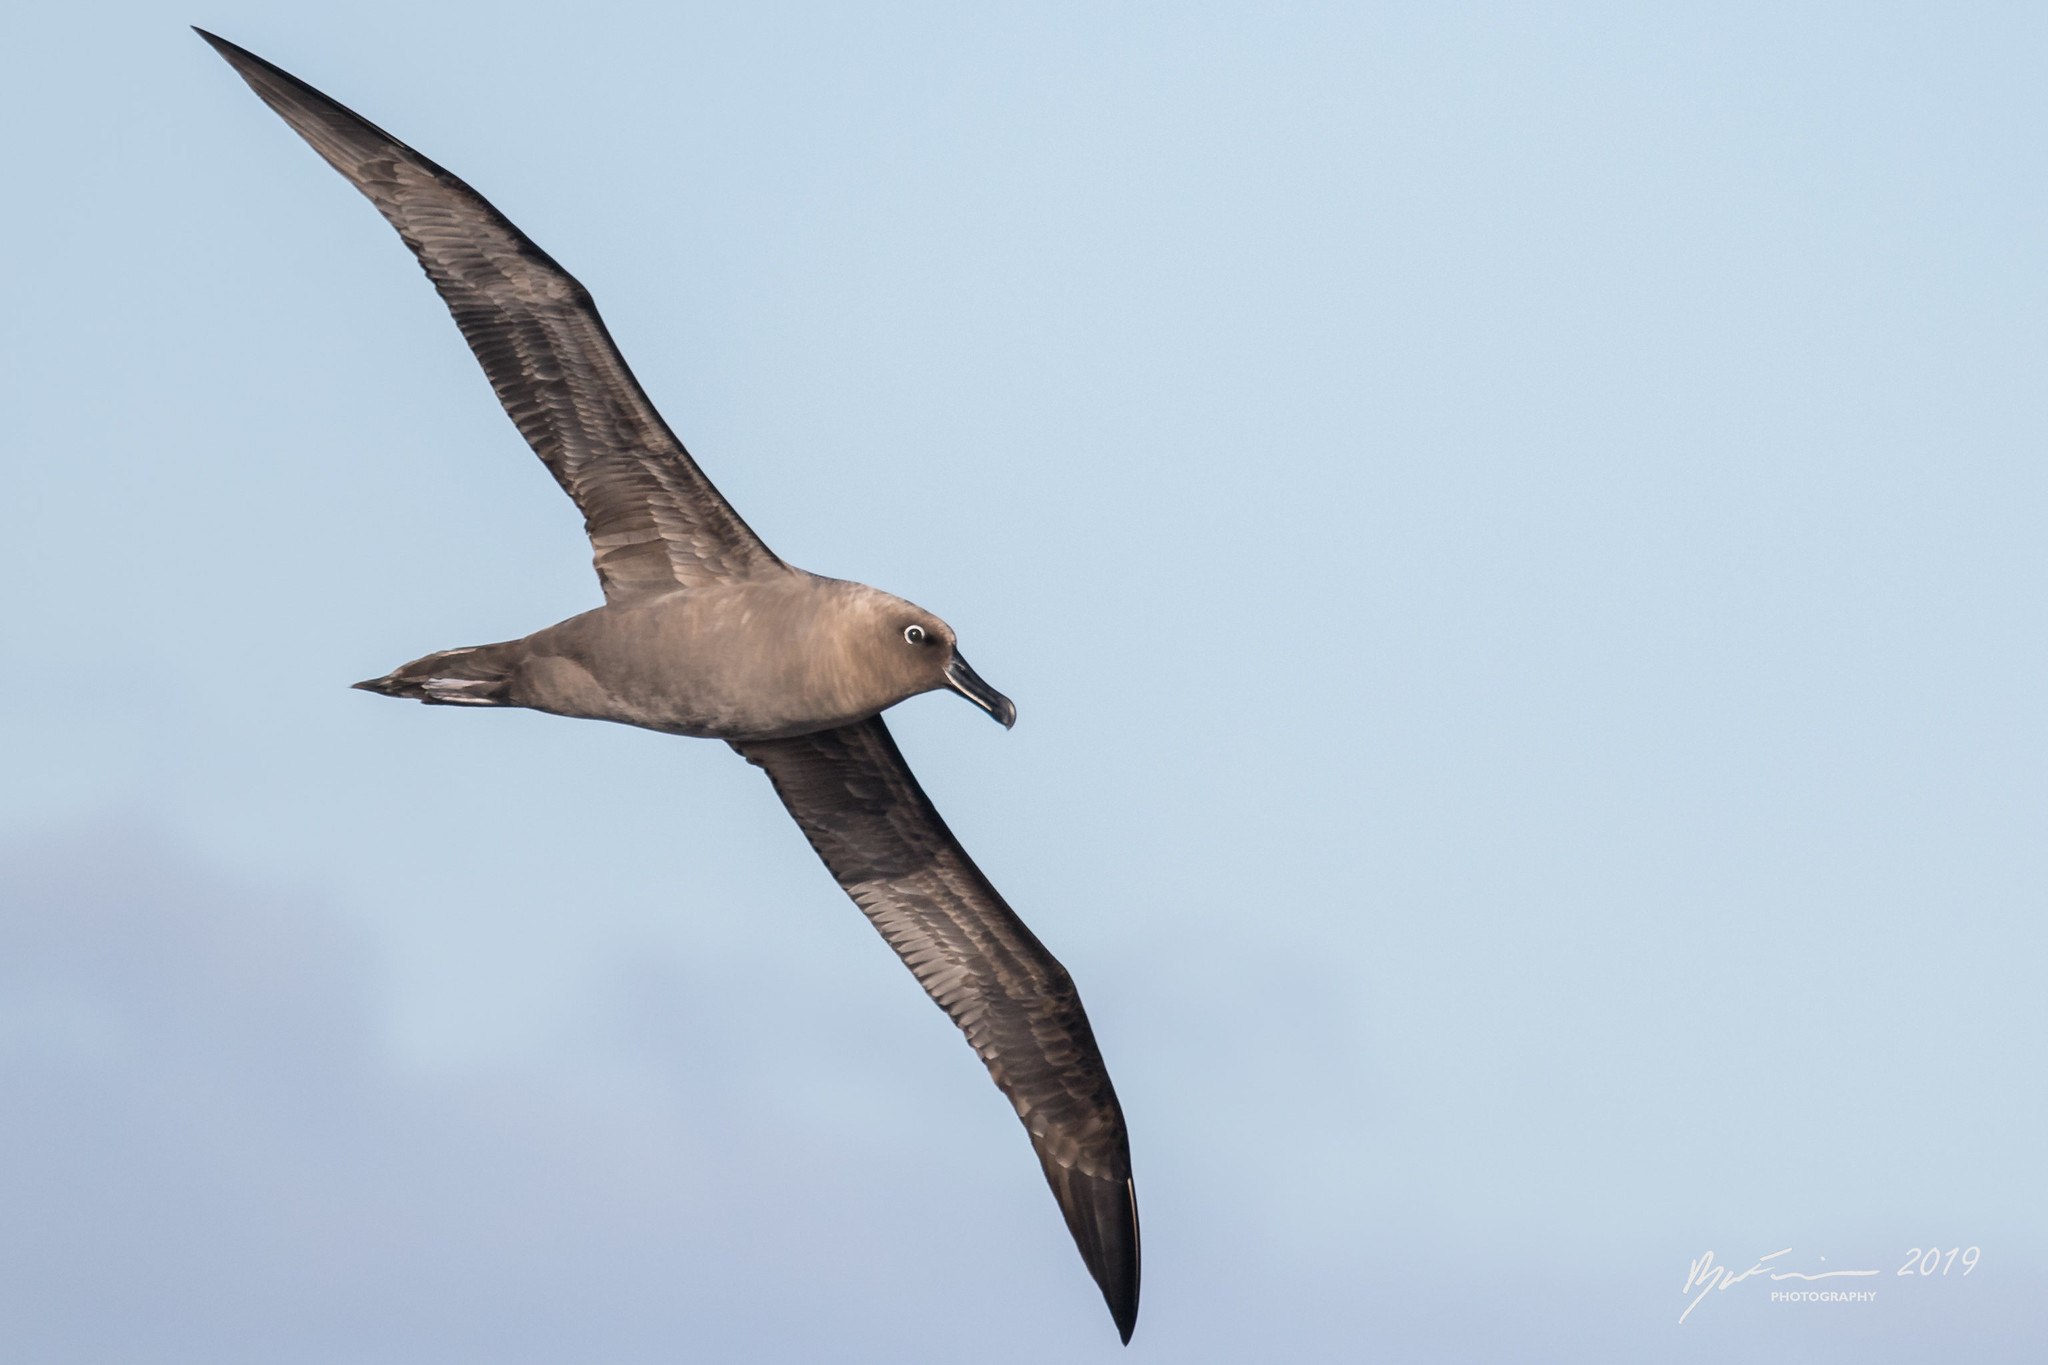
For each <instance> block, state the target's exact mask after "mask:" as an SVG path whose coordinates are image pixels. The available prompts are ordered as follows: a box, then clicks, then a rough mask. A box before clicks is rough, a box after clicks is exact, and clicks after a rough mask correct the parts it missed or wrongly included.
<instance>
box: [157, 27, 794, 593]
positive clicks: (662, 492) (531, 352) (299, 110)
mask: <svg viewBox="0 0 2048 1365" xmlns="http://www.w3.org/2000/svg"><path fill="white" fill-rule="evenodd" d="M196 31H197V32H198V34H199V36H200V37H202V38H204V39H206V41H207V42H209V43H211V44H213V46H214V49H215V50H216V51H218V52H219V53H220V55H221V56H223V57H225V58H227V60H228V63H229V65H231V66H233V67H234V68H235V70H236V71H238V72H240V73H241V76H242V79H243V80H245V81H247V82H248V83H249V85H250V88H251V89H253V90H255V92H256V93H257V94H258V95H260V96H262V97H263V102H264V103H265V104H268V105H269V106H270V107H271V108H272V109H275V110H276V111H277V112H278V113H279V114H280V115H282V116H283V118H284V121H285V122H286V123H289V124H290V125H291V126H292V127H293V128H294V129H296V130H297V131H298V133H299V136H301V137H303V138H305V139H306V141H308V142H310V143H312V144H313V149H314V150H315V151H317V152H319V153H320V155H321V156H323V157H325V158H327V161H328V164H329V165H331V166H333V167H334V168H335V169H336V170H338V171H340V172H341V173H342V174H343V175H345V176H347V177H348V179H349V181H350V183H351V184H353V185H354V186H355V187H356V188H357V189H359V190H361V191H362V192H363V193H364V194H365V195H367V196H368V197H369V200H370V202H371V203H373V204H375V205H376V206H377V211H378V212H379V213H382V214H383V215H384V217H385V218H386V219H388V220H389V221H390V223H391V225H392V226H393V227H395V228H397V229H398V235H399V236H400V237H403V238H404V239H405V244H406V245H407V246H409V247H411V248H412V252H413V255H415V256H417V257H419V261H420V265H421V266H423V267H424V268H425V269H426V272H427V278H428V279H430V280H432V281H433V282H434V288H436V289H438V290H440V291H441V297H442V299H444V300H445V301H446V302H447V304H448V309H449V311H450V312H452V313H453V314H454V315H455V323H456V325H457V326H459V327H460V328H461V329H462V335H463V336H464V337H465V338H467V339H468V341H469V347H470V349H471V350H472V351H474V352H476V358H477V359H478V360H479V361H481V362H482V363H483V367H484V373H485V374H487V375H489V376H490V380H491V387H492V388H494V389H496V390H497V391H498V401H499V402H501V403H503V404H504V405H505V411H506V412H507V413H509V414H511V417H512V420H513V422H515V423H516V424H517V425H518V427H519V432H520V434H521V435H522V436H524V437H526V440H527V443H528V444H530V445H531V446H532V447H533V448H534V450H535V451H536V452H537V453H538V454H539V455H540V458H541V460H542V461H543V462H544V463H545V464H546V465H547V467H548V470H549V472H550V473H552V474H553V475H554V476H555V479H556V481H557V482H558V483H560V484H561V485H562V488H563V490H564V491H565V492H567V493H568V495H569V496H570V497H571V498H573V499H574V500H575V502H576V506H577V507H578V508H579V509H581V510H582V512H583V522H584V527H585V529H586V530H588V531H589V532H590V543H591V546H592V548H593V549H594V550H595V552H596V553H595V559H596V564H597V574H598V578H599V579H600V580H601V581H602V582H603V584H604V591H605V596H606V598H607V599H616V598H620V597H630V596H633V595H636V594H640V593H650V592H668V591H670V590H672V589H674V588H675V587H676V586H677V585H678V584H681V585H683V586H693V585H698V584H703V583H709V582H714V581H717V580H720V579H725V578H734V577H744V576H746V575H748V574H751V573H755V572H758V571H761V570H764V569H770V568H777V567H780V566H781V563H782V561H781V560H779V559H777V558H776V557H775V555H774V553H773V552H771V551H770V550H769V549H768V547H767V546H766V545H764V544H762V543H761V540H760V538H759V537H758V536H756V535H755V534H754V533H753V532H752V531H751V530H749V529H748V528H747V524H746V523H745V522H743V521H741V520H740V518H739V514H738V513H736V512H734V511H733V510H732V508H731V507H730V506H728V505H727V503H726V501H725V499H724V498H722V497H720V496H719V493H718V490H717V489H716V488H713V487H712V486H711V481H710V480H709V479H707V478H705V477H704V474H703V471H701V470H700V469H698V468H697V465H696V463H695V462H694V461H693V460H691V459H690V454H689V452H688V451H686V450H684V449H683V446H682V442H680V441H678V440H677V439H676V438H675V435H674V433H673V432H671V431H670V430H669V429H668V424H667V423H666V422H664V421H662V420H661V414H660V413H658V412H656V411H655V410H654V405H653V404H652V403H650V402H649V401H648V400H647V395H646V394H645V393H643V392H642V391H641V389H640V384H639V381H637V380H636V379H634V378H633V372H632V371H631V370H630V369H628V368H627V367H626V361H625V358H624V357H623V356H621V355H620V354H619V351H618V347H617V346H615V345H613V343H612V339H611V335H610V333H608V332H607V331H606V330H605V326H604V321H603V320H602V319H601V318H599V317H598V315H597V306H596V305H595V304H594V303H592V302H591V299H590V295H589V293H588V292H587V291H585V289H584V288H583V286H582V285H580V284H578V283H577V282H576V281H575V279H573V278H572V277H571V276H570V274H569V272H568V271H566V270H564V269H562V267H561V266H559V265H556V264H555V262H554V260H553V259H552V258H551V257H550V256H549V255H548V254H547V253H546V252H545V251H542V250H541V249H540V248H539V247H537V246H535V245H534V244H533V243H532V242H531V241H529V240H528V239H527V237H526V234H524V233H522V232H521V231H520V230H519V229H518V228H516V227H513V226H512V224H510V223H509V222H507V221H505V216H504V215H503V214H501V213H499V212H498V211H497V210H496V209H494V208H492V207H491V206H490V204H488V203H487V202H485V200H484V197H483V196H482V195H480V194H478V193H477V192H476V191H475V190H473V189H471V188H470V187H469V186H467V185H465V184H463V183H462V181H460V180H458V179H457V178H456V177H455V176H453V175H451V174H449V173H448V172H447V171H445V170H443V169H441V167H439V166H437V165H435V164H434V163H433V162H431V161H429V160H428V159H427V158H425V157H423V156H421V155H420V154H419V153H418V152H416V151H414V150H413V149H412V148H410V147H408V146H406V145H405V144H404V143H402V142H400V141H399V140H398V139H397V138H394V137H392V136H391V135H390V134H389V133H386V132H385V131H384V130H383V129H381V128H378V127H377V126H376V125H374V124H372V123H370V122H368V121H367V120H365V119H362V118H359V117H358V116H357V115H355V114H353V113H351V112H349V111H348V110H347V109H344V108H342V106H340V105H339V104H336V103H335V102H334V101H333V100H331V99H329V98H327V96H325V95H323V94H321V93H320V92H319V91H318V90H315V89H314V88H313V87H312V86H310V85H307V84H306V83H305V82H304V81H302V80H300V79H298V78H297V77H296V76H293V75H291V74H290V73H288V72H285V71H281V70H279V69H278V68H277V67H275V66H272V65H271V64H270V63H269V62H266V61H264V60H263V59H262V58H261V57H258V56H256V55H255V54H254V53H252V52H247V51H244V50H243V49H242V48H239V47H236V46H235V45H234V44H233V43H230V42H228V41H227V40H225V39H223V38H216V37H214V36H213V35H212V34H211V33H208V32H206V31H205V30H204V29H200V30H196Z"/></svg>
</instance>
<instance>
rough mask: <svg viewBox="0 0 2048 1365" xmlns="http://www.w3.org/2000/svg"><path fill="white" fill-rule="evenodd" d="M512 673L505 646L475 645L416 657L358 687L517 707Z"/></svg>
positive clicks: (440, 702)
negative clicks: (513, 694) (513, 693)
mask: <svg viewBox="0 0 2048 1365" xmlns="http://www.w3.org/2000/svg"><path fill="white" fill-rule="evenodd" d="M512 673H513V666H512V663H511V661H510V660H509V659H507V658H506V651H505V649H504V647H503V646H501V645H471V646H470V647H469V648H467V649H444V650H442V651H441V652H440V653H438V654H429V655H427V656H426V657H425V658H424V659H414V660H413V661H412V662H411V663H409V664H407V665H405V666H404V667H403V668H398V669H394V670H392V671H391V672H390V673H387V674H385V675H384V676H383V677H381V678H371V679H369V680H367V681H365V682H359V683H357V684H356V686H357V687H359V688H361V689H362V690H363V691H365V692H381V693H383V694H384V695H385V696H387V697H409V698H411V699H412V700H414V701H423V702H425V703H427V705H429V706H517V705H518V704H519V703H518V702H516V701H514V700H513V699H512Z"/></svg>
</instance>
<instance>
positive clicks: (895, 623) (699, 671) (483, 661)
mask: <svg viewBox="0 0 2048 1365" xmlns="http://www.w3.org/2000/svg"><path fill="white" fill-rule="evenodd" d="M912 625H916V626H918V627H919V629H921V630H926V631H930V632H931V634H930V636H929V637H928V638H930V639H932V640H933V641H934V643H933V644H931V645H914V644H910V643H908V642H906V641H905V640H904V639H903V633H904V631H905V630H906V629H908V628H909V627H910V626H912ZM941 629H943V627H942V624H941V623H940V622H939V621H938V619H937V618H936V617H934V616H933V615H932V614H931V613H930V612H927V611H924V610H922V609H920V608H918V607H915V606H913V605H911V604H910V603H908V602H906V601H904V600H903V599H902V598H900V597H892V596H890V595H889V594H888V593H885V592H881V591H878V590H877V589H874V588H870V587H868V586H867V585H866V584H864V583H848V582H846V581H844V580H842V579H834V578H821V577H819V576H818V575H816V574H809V573H804V572H802V571H801V570H794V569H777V570H775V571H773V572H771V573H769V574H766V575H763V576H762V577H759V578H743V579H739V580H736V581H733V582H728V583H716V584H707V585H705V586H703V587H696V588H676V589H674V590H673V591H670V592H666V593H662V594H659V595H657V596H650V597H637V598H629V599H627V600H625V601H622V602H608V603H606V604H605V605H604V606H601V607H597V608H595V609H593V610H591V611H586V612H583V613H581V614H580V615H576V616H572V617H570V618H569V619H568V620H566V621H562V622H559V623H557V624H555V625H552V626H549V627H547V628H546V629H545V630H537V631H535V632H534V633H533V634H531V635H528V636H525V637H523V638H521V639H518V640H508V641H505V642H504V643H502V644H494V645H480V646H472V647H470V648H466V649H457V650H447V651H443V652H442V653H439V654H430V655H427V656H426V657H425V658H423V659H417V660H415V661H413V662H412V663H409V664H407V665H405V666H404V667H403V668H400V669H398V670H397V671H395V672H394V673H392V674H390V675H389V676H387V677H384V678H377V679H373V680H371V681H369V682H365V683H359V684H357V686H359V687H362V688H364V689H365V690H367V691H372V692H382V693H385V694H386V695H389V696H404V697H415V698H417V699H418V700H421V701H427V702H441V703H449V704H456V705H487V706H522V707H526V708H528V709H530V710H534V711H547V712H550V713H552V714H554V715H558V716H575V717H578V718H580V719H584V720H610V721H618V722H620V723H622V724H626V725H637V726H640V727H641V728H643V729H647V730H660V731H662V732H664V733H666V734H672V735H691V736H696V737H698V738H704V739H724V740H748V739H784V738H787V737H788V736H791V735H801V734H808V733H810V732H812V731H814V730H829V729H831V728H833V727H834V726H839V725H847V724H851V723H852V722H854V721H857V720H864V719H866V718H867V717H869V716H872V715H875V714H877V713H878V712H880V711H882V710H885V709H886V708H888V707H891V706H894V705H895V704H896V703H897V702H899V701H902V700H904V699H905V698H907V697H912V696H915V695H916V694H918V693H920V692H928V691H931V690H933V689H934V688H938V687H944V686H946V685H947V683H946V682H945V680H944V678H943V674H942V672H935V671H934V670H933V669H932V668H931V667H930V664H931V663H932V660H931V659H930V658H929V657H927V656H928V655H929V654H930V653H931V652H932V651H934V650H938V649H942V648H944V643H945V641H944V636H942V635H941V634H940V631H941Z"/></svg>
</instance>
